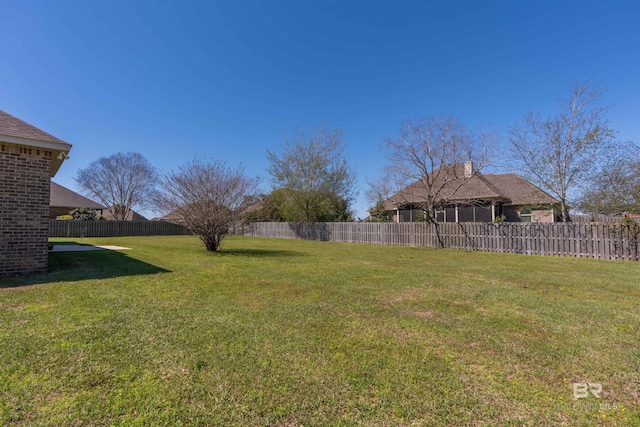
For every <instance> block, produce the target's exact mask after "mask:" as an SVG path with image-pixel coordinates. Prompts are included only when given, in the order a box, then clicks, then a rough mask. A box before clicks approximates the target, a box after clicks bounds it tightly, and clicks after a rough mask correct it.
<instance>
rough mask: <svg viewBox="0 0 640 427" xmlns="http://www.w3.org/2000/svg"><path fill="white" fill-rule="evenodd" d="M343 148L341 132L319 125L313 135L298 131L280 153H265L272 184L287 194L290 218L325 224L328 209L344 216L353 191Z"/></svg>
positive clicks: (286, 141) (353, 175)
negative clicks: (284, 190) (323, 222)
mask: <svg viewBox="0 0 640 427" xmlns="http://www.w3.org/2000/svg"><path fill="white" fill-rule="evenodd" d="M344 149H345V144H344V142H343V139H342V131H341V130H339V129H334V130H328V129H327V128H325V127H324V126H320V127H319V128H318V129H317V130H316V131H315V132H314V133H311V134H307V133H305V132H298V133H296V134H295V135H293V137H291V138H287V139H286V140H285V142H284V149H283V151H282V153H281V154H277V153H274V152H272V151H270V150H267V158H268V160H269V162H270V163H271V165H270V167H269V173H270V174H271V179H272V182H273V185H274V187H275V188H282V189H286V190H287V191H288V194H289V195H290V200H289V202H290V211H291V215H292V218H293V219H295V220H296V221H304V222H314V221H321V220H323V219H324V220H325V221H326V220H327V218H331V216H332V214H331V212H328V210H335V211H336V212H338V213H336V214H335V215H340V212H342V211H345V212H347V213H348V206H349V204H350V203H351V202H352V201H353V200H354V199H355V197H356V195H357V192H356V191H355V190H354V185H355V173H354V172H353V170H352V169H351V168H349V166H348V164H347V161H346V160H345V158H344V155H343V154H344ZM336 206H337V207H338V208H336ZM343 213H344V212H343ZM335 215H333V216H335Z"/></svg>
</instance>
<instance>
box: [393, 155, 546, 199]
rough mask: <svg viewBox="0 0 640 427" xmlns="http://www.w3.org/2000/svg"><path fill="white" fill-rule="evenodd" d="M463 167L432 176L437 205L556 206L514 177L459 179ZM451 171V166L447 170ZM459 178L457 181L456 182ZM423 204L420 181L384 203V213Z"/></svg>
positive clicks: (424, 195) (476, 173)
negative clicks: (437, 191) (487, 202)
mask: <svg viewBox="0 0 640 427" xmlns="http://www.w3.org/2000/svg"><path fill="white" fill-rule="evenodd" d="M462 167H463V164H457V165H455V166H453V169H452V172H451V173H447V172H446V171H445V173H442V171H441V170H437V171H436V172H434V176H439V178H436V179H435V182H434V185H433V188H440V187H442V188H441V190H440V195H439V201H440V202H442V201H446V202H448V203H460V202H465V201H473V200H501V201H503V202H504V203H506V204H511V205H538V204H554V203H559V202H558V200H556V199H555V198H553V197H552V196H550V195H549V194H547V193H546V192H544V191H542V190H541V189H539V188H538V187H536V186H535V185H533V184H531V183H530V182H529V181H527V180H526V179H524V178H523V177H521V176H520V175H518V174H516V173H507V174H500V175H498V174H481V173H479V172H475V173H474V175H473V176H472V177H471V178H463V177H462V176H463V175H464V174H463V172H462V170H461V169H460V168H462ZM449 168H451V166H449ZM458 177H460V178H458ZM443 182H444V184H443ZM425 200H426V190H425V187H424V185H422V184H421V182H420V181H416V182H414V183H413V184H410V185H409V186H407V188H405V189H404V190H401V191H399V192H398V193H396V194H394V195H393V196H392V197H390V198H389V199H387V200H385V201H384V206H385V209H386V210H394V209H396V208H397V206H399V205H404V204H408V203H412V202H416V203H420V202H424V201H425Z"/></svg>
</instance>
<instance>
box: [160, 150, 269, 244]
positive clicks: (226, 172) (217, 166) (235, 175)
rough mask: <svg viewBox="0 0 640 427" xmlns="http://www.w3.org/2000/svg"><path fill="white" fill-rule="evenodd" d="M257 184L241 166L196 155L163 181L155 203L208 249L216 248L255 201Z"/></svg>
mask: <svg viewBox="0 0 640 427" xmlns="http://www.w3.org/2000/svg"><path fill="white" fill-rule="evenodd" d="M257 185H258V179H257V178H250V177H248V176H246V175H245V173H244V169H243V168H242V167H238V168H237V169H232V168H230V167H228V166H226V165H225V164H224V163H221V162H219V161H210V162H206V163H205V162H202V161H201V160H199V159H197V158H196V159H194V160H192V161H191V162H190V163H188V164H187V165H185V166H182V167H180V168H179V169H178V170H177V171H171V172H169V173H167V174H166V175H165V176H164V177H163V178H162V179H161V180H160V191H159V192H158V193H157V196H156V204H157V206H158V208H159V209H160V210H162V211H164V212H170V217H171V220H172V221H175V222H177V223H179V224H182V225H184V226H185V227H186V228H187V229H188V230H189V231H191V232H192V233H193V234H195V235H196V236H198V237H200V240H202V242H203V243H204V245H205V246H206V248H207V250H208V251H216V250H217V249H218V247H219V246H220V242H221V241H222V239H223V238H224V236H226V235H227V233H228V232H229V227H230V226H231V225H232V224H234V223H235V222H237V221H239V220H240V218H241V216H242V213H243V211H244V209H245V208H246V206H247V204H248V203H249V202H250V201H252V200H255V199H254V198H252V197H251V196H255V194H256V188H257Z"/></svg>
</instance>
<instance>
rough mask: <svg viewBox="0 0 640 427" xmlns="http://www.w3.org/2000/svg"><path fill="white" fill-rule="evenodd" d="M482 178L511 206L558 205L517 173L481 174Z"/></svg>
mask: <svg viewBox="0 0 640 427" xmlns="http://www.w3.org/2000/svg"><path fill="white" fill-rule="evenodd" d="M482 178H484V179H485V180H486V181H488V182H490V183H491V184H492V185H493V186H494V187H495V188H496V189H497V190H498V192H499V193H500V194H502V195H504V196H505V197H506V198H508V199H509V200H510V204H512V205H546V204H554V203H559V201H558V200H557V199H556V198H554V197H553V196H551V195H550V194H549V193H547V192H545V191H543V190H541V189H540V188H538V187H536V186H535V185H533V184H532V183H530V182H529V181H527V180H526V179H524V178H523V177H521V176H520V175H518V174H517V173H505V174H499V175H497V174H483V175H482Z"/></svg>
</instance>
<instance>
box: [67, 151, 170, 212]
mask: <svg viewBox="0 0 640 427" xmlns="http://www.w3.org/2000/svg"><path fill="white" fill-rule="evenodd" d="M157 177H158V175H157V172H156V169H155V168H154V167H153V166H152V165H151V163H149V162H148V161H147V159H145V158H144V156H143V155H142V154H140V153H117V154H113V155H111V156H109V157H101V158H100V159H98V160H95V161H93V162H91V163H89V166H87V167H86V168H84V169H80V170H78V172H77V174H76V176H75V181H76V183H77V184H78V186H79V187H80V188H81V189H82V191H83V192H84V193H85V194H87V195H88V196H89V197H92V198H95V199H97V200H99V201H100V203H102V204H103V205H104V206H106V207H107V209H108V210H109V212H111V214H112V215H113V216H114V218H116V219H119V220H125V219H127V217H128V216H129V213H130V212H131V211H132V210H134V209H144V208H147V207H150V206H151V205H152V203H153V193H154V190H155V185H156V182H157Z"/></svg>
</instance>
